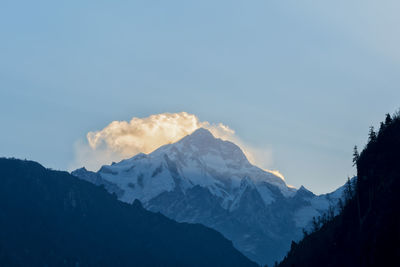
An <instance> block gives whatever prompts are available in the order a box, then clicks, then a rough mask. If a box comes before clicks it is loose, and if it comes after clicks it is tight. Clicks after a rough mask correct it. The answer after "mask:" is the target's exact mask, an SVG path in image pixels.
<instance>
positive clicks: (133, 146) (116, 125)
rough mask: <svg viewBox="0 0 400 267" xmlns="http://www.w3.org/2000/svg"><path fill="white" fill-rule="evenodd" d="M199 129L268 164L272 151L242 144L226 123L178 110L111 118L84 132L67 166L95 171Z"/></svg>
mask: <svg viewBox="0 0 400 267" xmlns="http://www.w3.org/2000/svg"><path fill="white" fill-rule="evenodd" d="M198 128H206V129H208V130H209V131H210V132H211V133H212V134H213V135H214V136H215V137H217V138H221V139H223V140H229V141H231V142H234V143H235V144H237V145H239V146H240V147H241V149H242V150H243V152H244V153H245V154H246V156H247V157H248V159H249V161H250V162H252V163H254V164H261V165H264V167H265V165H266V164H265V163H271V158H272V157H271V153H269V152H268V151H266V150H260V149H253V148H251V147H250V146H248V145H245V144H244V143H243V142H242V141H241V140H240V139H239V138H238V137H237V136H236V135H235V131H234V130H232V129H231V128H229V127H228V126H227V125H224V124H222V123H218V124H214V123H209V122H207V121H200V120H199V118H198V117H197V116H196V115H193V114H189V113H186V112H180V113H162V114H155V115H151V116H149V117H146V118H136V117H134V118H132V119H131V120H130V121H129V122H128V121H113V122H111V123H110V124H108V125H107V126H106V127H105V128H103V129H102V130H98V131H92V132H89V133H87V135H86V140H85V141H83V140H81V141H79V142H77V143H76V144H75V162H73V164H71V167H70V169H74V168H77V167H82V166H85V167H86V168H87V169H89V170H97V169H98V168H99V167H100V166H101V165H104V164H110V163H111V162H113V161H115V162H117V161H120V160H122V159H126V158H129V157H132V156H134V155H136V154H138V153H150V152H152V151H154V150H155V149H157V148H159V147H160V146H162V145H165V144H170V143H174V142H177V141H178V140H180V139H181V138H183V137H185V136H186V135H189V134H191V133H192V132H194V131H195V130H197V129H198ZM257 158H262V160H261V161H260V160H257ZM268 165H269V164H268Z"/></svg>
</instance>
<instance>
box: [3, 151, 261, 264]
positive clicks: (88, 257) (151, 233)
mask: <svg viewBox="0 0 400 267" xmlns="http://www.w3.org/2000/svg"><path fill="white" fill-rule="evenodd" d="M0 265H1V266H255V264H254V263H252V262H250V261H249V260H248V259H247V258H246V257H244V256H243V255H242V254H241V253H239V252H238V251H237V250H236V249H234V248H233V246H232V243H231V242H230V241H228V240H226V239H225V238H224V237H223V236H222V235H221V234H219V233H218V232H216V231H214V230H211V229H208V228H206V227H204V226H201V225H196V224H186V223H177V222H174V221H172V220H170V219H167V218H166V217H164V216H163V215H161V214H156V213H151V212H148V211H146V210H144V209H143V208H142V206H141V204H140V203H139V202H138V201H136V202H134V203H133V204H132V205H129V204H126V203H122V202H120V201H117V199H116V198H115V197H114V196H112V195H110V194H109V193H107V192H106V191H105V190H104V189H103V188H100V187H97V186H95V185H93V184H90V183H88V182H85V181H82V180H79V179H78V178H76V177H73V176H71V175H70V174H68V173H67V172H60V171H51V170H48V169H45V168H44V167H42V166H41V165H40V164H38V163H35V162H32V161H22V160H15V159H4V158H3V159H0Z"/></svg>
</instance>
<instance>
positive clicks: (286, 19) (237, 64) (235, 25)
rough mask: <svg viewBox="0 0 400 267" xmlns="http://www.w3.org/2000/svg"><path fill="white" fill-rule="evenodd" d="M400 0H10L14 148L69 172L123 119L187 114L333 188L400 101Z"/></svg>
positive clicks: (5, 121) (10, 137) (0, 35)
mask: <svg viewBox="0 0 400 267" xmlns="http://www.w3.org/2000/svg"><path fill="white" fill-rule="evenodd" d="M398 10H400V3H399V2H398V1H369V0H364V1H354V0H347V1H342V0H340V1H208V0H204V1H65V2H63V3H59V2H55V1H4V0H3V1H1V2H0V40H1V42H0V112H1V114H2V115H1V116H0V123H1V130H2V131H1V135H0V137H1V138H0V147H1V151H0V152H1V155H2V156H15V157H20V158H29V159H33V160H36V161H39V162H41V163H42V164H44V165H46V166H48V167H52V168H56V169H67V168H68V166H69V165H70V163H71V161H73V159H74V153H75V152H74V144H75V143H76V142H77V140H81V139H82V138H85V135H86V133H87V132H89V131H94V130H100V129H102V128H104V127H105V126H106V125H107V124H108V123H110V122H111V121H113V120H130V119H131V118H132V117H147V116H149V115H151V114H158V113H163V112H181V111H186V112H188V113H191V114H195V115H197V116H198V117H199V118H200V120H202V121H209V122H215V123H218V122H222V123H224V124H226V125H228V126H229V127H231V128H232V129H234V130H235V131H236V134H237V135H238V136H239V137H240V138H241V139H242V140H244V141H245V142H246V143H248V144H251V145H252V146H255V147H259V148H262V149H265V150H266V151H269V152H270V153H271V155H272V159H273V161H270V163H269V165H270V166H266V167H269V168H271V169H278V170H279V171H280V172H281V173H283V175H284V176H285V177H286V181H287V182H288V183H289V184H292V185H294V186H300V185H305V186H306V187H307V188H309V189H311V190H312V191H314V192H316V193H324V192H328V191H331V190H332V189H334V188H335V187H337V186H339V185H341V184H342V183H343V182H344V181H345V179H346V178H347V176H350V175H353V174H354V173H355V170H354V169H353V168H352V167H351V158H352V148H353V146H354V145H359V146H360V147H362V146H363V145H364V143H365V141H366V135H367V132H368V127H369V126H370V125H378V123H379V121H381V120H382V119H383V117H384V114H385V113H387V112H394V111H395V110H396V109H398V108H399V107H400V101H399V100H400V89H399V79H400V75H399V74H400V49H399V47H400V17H399V16H398Z"/></svg>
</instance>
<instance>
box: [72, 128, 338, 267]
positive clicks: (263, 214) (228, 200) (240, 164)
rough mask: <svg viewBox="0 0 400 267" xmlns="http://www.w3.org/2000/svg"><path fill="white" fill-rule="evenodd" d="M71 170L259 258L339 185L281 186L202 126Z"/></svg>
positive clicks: (292, 233) (281, 245)
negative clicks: (141, 150) (318, 190)
mask: <svg viewBox="0 0 400 267" xmlns="http://www.w3.org/2000/svg"><path fill="white" fill-rule="evenodd" d="M72 174H73V175H75V176H77V177H80V178H81V179H84V180H87V181H90V182H92V183H95V184H97V185H103V186H105V188H106V189H107V190H108V191H109V192H111V193H115V194H116V195H117V196H118V198H119V199H120V200H121V201H124V202H127V203H131V202H133V201H134V200H135V199H139V200H140V201H141V202H142V203H143V206H144V207H145V208H146V209H148V210H151V211H155V212H161V213H162V214H164V215H166V216H167V217H169V218H172V219H175V220H177V221H179V222H192V223H201V224H204V225H206V226H209V227H211V228H213V229H216V230H217V231H219V232H221V233H222V234H223V235H224V236H226V237H227V238H228V239H231V240H232V241H233V243H234V245H235V247H236V248H238V249H239V250H240V251H241V252H242V253H244V254H245V255H246V256H248V257H249V258H251V259H252V260H254V261H257V262H258V263H259V264H265V263H267V264H272V263H273V262H275V261H276V260H279V259H280V258H281V257H283V256H284V255H285V253H286V252H287V250H288V249H289V247H290V242H291V241H292V240H298V239H300V238H301V236H302V229H303V228H307V227H309V225H310V222H311V219H312V217H314V216H315V217H317V216H320V215H321V214H322V213H324V212H326V211H327V210H328V208H329V206H333V207H335V206H336V204H337V201H338V199H339V198H341V193H342V191H343V189H342V188H340V189H338V190H337V191H335V192H334V193H331V194H326V195H321V196H316V195H314V194H313V193H311V192H310V191H308V190H307V189H305V188H304V187H302V188H300V189H299V190H296V189H294V188H292V187H289V186H287V185H286V183H285V181H284V180H283V179H281V178H280V177H278V176H276V175H275V174H273V173H271V172H268V171H265V170H262V169H260V168H258V167H256V166H254V165H252V164H250V163H249V161H248V160H247V158H246V156H245V155H244V153H243V152H242V151H241V149H240V148H239V147H238V146H237V145H235V144H233V143H232V142H229V141H223V140H221V139H218V138H215V137H214V136H213V135H212V134H211V133H210V132H209V131H208V130H206V129H202V128H200V129H198V130H196V131H195V132H193V133H192V134H191V135H188V136H186V137H184V138H183V139H181V140H180V141H178V142H176V143H174V144H168V145H165V146H162V147H160V148H159V149H157V150H155V151H154V152H152V153H150V154H147V155H146V154H138V155H136V156H134V157H132V158H130V159H126V160H123V161H121V162H119V163H114V164H112V165H110V166H107V165H105V166H103V167H101V169H100V170H99V171H98V172H97V173H95V172H90V171H87V170H86V169H84V168H81V169H78V170H76V171H74V172H72Z"/></svg>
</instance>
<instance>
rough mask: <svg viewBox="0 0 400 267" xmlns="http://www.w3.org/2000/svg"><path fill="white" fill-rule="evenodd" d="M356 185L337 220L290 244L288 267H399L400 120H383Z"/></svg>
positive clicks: (372, 133) (360, 160)
mask: <svg viewBox="0 0 400 267" xmlns="http://www.w3.org/2000/svg"><path fill="white" fill-rule="evenodd" d="M354 161H355V163H356V164H357V176H358V178H357V183H356V185H355V187H354V188H352V189H351V196H352V197H351V198H350V199H349V200H348V201H347V203H346V204H345V206H344V208H343V211H342V212H341V214H340V215H338V216H336V217H335V218H334V219H333V220H331V221H329V222H327V223H326V224H324V225H323V226H322V228H321V229H319V230H317V231H316V232H314V233H312V234H310V235H308V236H306V237H305V238H304V239H303V241H301V242H300V243H299V244H296V243H292V249H291V251H290V252H289V253H288V256H287V257H286V258H285V259H284V260H283V262H282V263H281V264H280V265H279V266H281V267H286V266H400V259H399V257H400V117H399V114H397V115H395V116H394V117H393V119H392V118H391V117H390V116H389V115H387V117H386V120H385V122H382V123H381V127H380V129H379V131H378V132H375V131H374V130H373V128H372V127H371V129H370V133H369V140H368V144H367V145H366V147H365V148H364V150H363V151H362V152H361V154H360V155H359V156H358V153H357V152H355V155H354Z"/></svg>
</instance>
